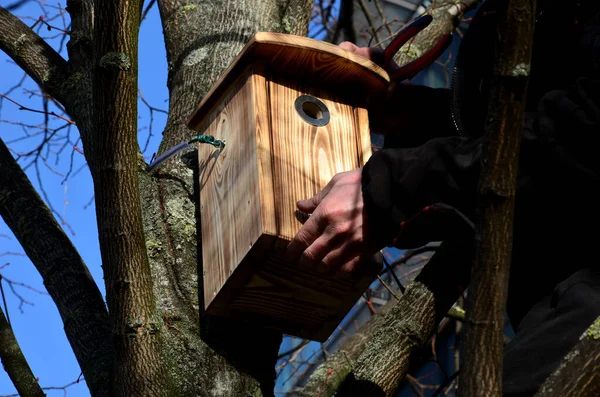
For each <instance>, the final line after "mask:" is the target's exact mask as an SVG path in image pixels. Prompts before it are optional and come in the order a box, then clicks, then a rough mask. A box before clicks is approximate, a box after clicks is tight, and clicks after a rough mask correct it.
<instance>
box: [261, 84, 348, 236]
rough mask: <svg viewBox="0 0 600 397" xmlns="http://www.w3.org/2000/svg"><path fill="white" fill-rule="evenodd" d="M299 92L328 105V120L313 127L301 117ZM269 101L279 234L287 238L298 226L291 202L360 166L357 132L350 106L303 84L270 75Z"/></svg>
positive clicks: (304, 196)
mask: <svg viewBox="0 0 600 397" xmlns="http://www.w3.org/2000/svg"><path fill="white" fill-rule="evenodd" d="M302 94H309V95H313V96H315V97H317V98H318V99H320V100H321V101H322V102H323V103H324V104H325V105H326V106H327V108H328V109H329V112H330V121H329V124H327V125H326V126H323V127H316V126H313V125H311V124H309V123H307V122H305V121H304V120H302V119H301V118H300V116H299V115H298V113H297V112H296V110H295V108H294V101H295V100H296V98H297V97H298V96H299V95H302ZM269 104H270V107H271V122H272V131H273V156H274V158H273V178H274V182H273V185H274V187H275V202H276V203H277V208H276V211H277V219H278V220H279V225H280V229H279V236H280V237H282V238H284V239H289V240H291V239H292V237H293V236H294V235H295V234H296V233H297V232H298V230H299V228H300V226H301V224H300V222H299V221H298V220H297V219H296V217H295V215H294V214H295V210H296V202H297V201H298V200H301V199H307V198H310V197H312V196H314V195H315V194H317V193H318V192H319V191H320V190H321V189H322V188H323V187H325V185H326V184H327V183H328V182H329V181H330V180H331V178H332V177H333V176H334V175H335V174H337V173H339V172H342V171H349V170H352V169H355V168H357V167H359V166H360V164H359V163H358V159H357V153H358V147H357V142H356V136H355V135H356V134H357V133H358V131H356V123H355V120H354V110H353V108H352V107H351V106H349V105H346V104H343V102H342V101H341V98H338V97H336V96H335V95H333V94H329V93H326V92H324V91H320V90H316V89H313V88H310V87H309V86H308V85H305V84H293V83H286V82H284V81H283V80H280V79H274V80H273V81H271V83H270V84H269Z"/></svg>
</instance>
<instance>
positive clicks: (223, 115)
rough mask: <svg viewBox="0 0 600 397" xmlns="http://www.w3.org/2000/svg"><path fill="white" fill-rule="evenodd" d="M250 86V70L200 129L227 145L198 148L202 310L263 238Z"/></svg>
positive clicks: (232, 86) (234, 85)
mask: <svg viewBox="0 0 600 397" xmlns="http://www.w3.org/2000/svg"><path fill="white" fill-rule="evenodd" d="M252 83H253V80H252V79H251V78H250V72H249V71H248V72H246V73H244V74H243V75H241V76H240V78H239V79H238V81H236V82H235V83H234V84H233V85H231V86H230V87H229V90H228V91H227V93H226V94H225V96H224V97H223V98H222V102H221V107H220V108H218V109H216V111H215V112H213V114H212V115H211V117H210V118H209V119H207V120H206V127H205V128H202V130H203V133H205V134H209V135H213V136H215V137H219V138H220V139H225V140H226V141H227V146H226V148H225V149H224V150H221V149H216V148H214V147H212V146H210V145H199V148H198V154H199V160H200V214H201V219H202V225H201V228H202V258H203V263H204V272H205V274H204V299H205V305H209V304H210V302H211V301H212V299H213V298H214V297H215V296H216V295H217V292H218V291H219V290H220V289H221V287H222V286H223V284H224V283H225V281H226V280H227V278H228V277H229V276H230V275H231V274H232V273H233V271H234V270H235V268H236V267H237V265H238V264H239V263H240V262H241V261H242V259H243V258H244V257H245V256H246V254H247V253H248V251H249V250H250V248H251V247H252V245H253V244H254V243H255V242H256V241H257V240H258V238H259V237H260V235H261V234H262V221H261V217H262V215H261V210H260V209H261V205H260V193H259V186H260V185H259V169H258V160H257V141H256V134H255V131H256V129H257V127H256V123H255V115H254V107H253V106H251V105H250V106H249V104H252V103H253V89H252V85H253V84H252Z"/></svg>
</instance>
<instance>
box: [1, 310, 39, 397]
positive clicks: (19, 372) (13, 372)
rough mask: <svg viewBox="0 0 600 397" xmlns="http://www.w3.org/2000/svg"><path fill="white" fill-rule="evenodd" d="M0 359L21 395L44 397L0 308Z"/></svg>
mask: <svg viewBox="0 0 600 397" xmlns="http://www.w3.org/2000/svg"><path fill="white" fill-rule="evenodd" d="M0 359H1V360H2V366H3V367H4V370H5V371H6V372H7V373H8V377H9V378H10V380H11V381H12V382H13V385H15V388H16V389H17V392H18V393H19V395H20V396H21V397H45V396H46V394H44V392H43V391H42V388H41V387H40V385H39V384H38V383H37V380H36V379H35V376H33V372H32V371H31V368H30V367H29V364H28V363H27V360H26V359H25V356H24V355H23V352H22V351H21V348H20V347H19V343H18V342H17V339H16V338H15V334H14V333H13V331H12V329H11V327H10V325H9V324H8V322H7V321H6V317H4V313H3V312H2V310H1V309H0Z"/></svg>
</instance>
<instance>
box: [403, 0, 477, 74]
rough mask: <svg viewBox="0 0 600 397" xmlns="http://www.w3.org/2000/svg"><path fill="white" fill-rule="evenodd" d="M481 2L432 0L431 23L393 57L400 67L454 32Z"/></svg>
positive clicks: (475, 0) (473, 0) (472, 0)
mask: <svg viewBox="0 0 600 397" xmlns="http://www.w3.org/2000/svg"><path fill="white" fill-rule="evenodd" d="M480 2H481V0H463V1H460V2H452V1H448V0H434V1H433V4H432V5H431V7H430V8H429V13H431V16H432V17H433V22H432V23H431V25H429V26H428V27H427V28H425V29H424V30H423V31H422V32H421V33H419V34H418V35H417V36H416V37H415V38H414V39H413V40H411V41H409V42H408V43H406V44H405V45H404V46H403V47H402V48H401V49H400V51H398V53H397V54H396V56H395V57H394V61H396V63H397V64H398V65H400V66H402V65H406V64H407V63H409V62H412V61H414V60H415V59H417V58H419V57H420V56H421V55H423V54H425V53H426V52H427V51H429V50H430V49H432V48H433V47H434V46H435V45H436V43H437V42H438V41H439V40H440V38H442V37H444V36H445V35H447V34H451V33H452V32H454V29H456V27H457V26H458V25H459V24H460V22H461V21H462V18H463V15H464V13H465V12H467V11H469V10H470V9H471V8H473V7H475V6H477V4H479V3H480Z"/></svg>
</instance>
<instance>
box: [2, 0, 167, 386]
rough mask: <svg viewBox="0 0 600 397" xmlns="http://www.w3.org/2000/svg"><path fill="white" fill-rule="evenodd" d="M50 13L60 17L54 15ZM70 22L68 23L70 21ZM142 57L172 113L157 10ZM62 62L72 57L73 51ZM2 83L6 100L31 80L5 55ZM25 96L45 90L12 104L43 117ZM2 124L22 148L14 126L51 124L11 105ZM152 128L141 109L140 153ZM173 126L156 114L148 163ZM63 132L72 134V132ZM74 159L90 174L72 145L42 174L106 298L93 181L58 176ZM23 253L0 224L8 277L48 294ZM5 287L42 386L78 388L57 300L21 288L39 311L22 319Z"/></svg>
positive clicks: (144, 85) (28, 10) (38, 104)
mask: <svg viewBox="0 0 600 397" xmlns="http://www.w3.org/2000/svg"><path fill="white" fill-rule="evenodd" d="M12 2H13V1H12V0H11V1H9V0H0V4H1V5H8V4H11V3H12ZM46 4H49V5H52V4H56V2H54V1H46ZM63 4H64V2H63ZM49 11H51V12H53V13H54V11H53V10H51V9H49ZM15 13H16V15H18V16H19V17H22V19H23V20H24V22H25V23H26V24H27V25H29V26H31V25H32V24H33V23H34V22H35V19H36V18H37V17H38V16H39V15H42V13H43V11H42V9H41V8H40V6H39V5H37V4H35V2H30V3H29V4H28V5H27V6H25V7H22V8H20V9H19V10H18V11H16V12H15ZM25 17H31V18H33V19H28V18H25ZM65 18H68V14H66V15H65ZM66 22H67V23H68V20H67V21H66ZM51 24H52V25H55V26H57V27H63V21H62V20H61V18H58V19H56V20H53V21H52V22H51ZM56 33H57V32H56V31H54V30H53V31H50V32H49V31H47V29H46V28H44V29H42V30H41V34H42V35H43V36H44V37H52V36H54V35H55V34H56ZM49 41H50V42H51V43H52V44H53V45H58V44H60V41H59V39H57V38H55V39H49ZM63 47H64V46H63ZM139 51H140V52H139V56H140V58H139V59H140V66H139V70H140V73H139V76H140V77H139V82H140V88H141V90H142V93H143V95H144V98H145V99H146V100H147V101H148V102H149V103H150V104H151V105H152V106H154V107H156V108H160V109H164V110H166V109H168V102H167V100H168V91H167V87H166V81H167V64H166V54H165V49H164V44H163V38H162V28H161V26H160V20H159V15H158V10H157V9H156V7H154V8H153V9H152V10H151V11H150V13H149V14H148V16H147V18H146V20H145V21H144V22H143V24H142V26H141V33H140V49H139ZM62 54H63V56H65V57H66V54H65V51H63V52H62ZM0 76H2V77H0V93H6V92H7V91H8V90H9V89H10V88H11V87H13V86H14V85H15V84H17V83H18V82H19V80H20V79H21V77H22V76H23V72H22V71H21V70H20V68H18V67H17V66H16V65H14V64H13V63H12V61H10V60H9V58H8V57H7V56H6V55H5V54H4V53H2V52H1V51H0ZM25 90H37V87H36V86H35V84H34V83H33V82H32V81H31V80H30V79H27V81H26V82H25V83H24V84H23V86H22V87H20V88H17V89H15V90H14V91H12V92H11V93H10V95H9V97H10V98H11V99H13V100H15V101H17V102H18V103H19V104H21V105H24V106H27V107H30V108H33V109H42V100H41V99H40V98H39V97H38V96H32V95H31V94H30V93H28V92H27V91H25ZM0 120H2V122H0V137H1V138H2V139H3V140H4V141H5V142H6V143H8V142H11V141H14V139H15V138H18V137H22V136H23V130H22V128H21V127H20V126H17V125H13V124H11V123H8V122H6V121H9V122H18V123H24V124H28V125H41V124H42V123H43V116H42V115H40V114H37V113H33V112H28V111H22V110H19V109H18V106H16V105H14V104H12V103H10V102H8V101H6V100H4V101H2V103H1V108H0ZM149 121H150V118H149V112H148V110H147V107H146V106H145V105H143V104H142V103H140V105H139V121H138V123H139V128H140V134H139V137H140V145H141V146H142V147H143V146H144V144H145V142H146V138H147V137H148V126H149ZM165 122H166V115H164V114H163V113H157V112H155V113H154V122H153V125H152V130H153V134H154V139H152V140H151V142H150V146H149V148H148V151H147V153H146V155H147V156H148V158H147V160H149V157H150V156H151V155H152V153H153V152H154V151H156V148H157V146H158V143H159V139H160V137H161V131H162V129H163V127H164V124H165ZM63 124H65V122H64V121H62V120H60V119H55V120H51V123H50V127H51V128H57V127H59V126H61V125H63ZM31 131H35V130H31ZM62 132H65V130H63V131H62ZM71 135H72V136H73V137H76V136H77V133H76V131H75V129H73V130H72V131H71ZM40 141H41V137H34V138H32V139H30V140H27V141H24V142H13V143H11V144H9V147H10V148H11V149H13V150H16V151H26V150H31V148H32V147H35V145H36V144H39V142H40ZM56 148H57V147H56ZM79 148H81V145H79ZM71 154H73V158H74V167H73V169H74V170H77V169H80V168H81V167H82V166H84V161H83V156H82V155H81V154H79V153H78V152H77V151H75V152H73V149H72V145H70V147H69V146H67V147H66V148H65V149H64V151H63V152H62V154H61V155H60V157H59V162H58V164H56V163H55V161H56V156H53V155H49V156H48V161H47V162H48V166H47V167H46V166H45V165H44V164H43V162H42V163H41V164H40V167H39V170H40V173H39V175H40V179H41V180H42V184H43V187H44V190H45V192H46V194H47V198H48V201H49V202H50V203H51V204H52V206H53V208H54V209H55V210H56V212H57V213H58V214H60V215H61V216H62V217H63V218H64V219H65V221H66V222H67V223H68V224H69V226H66V225H65V226H64V229H65V231H66V232H67V234H68V235H69V237H70V238H71V240H72V241H73V243H74V244H75V246H76V247H77V249H78V250H79V253H80V254H81V256H82V257H83V259H84V261H85V263H86V264H87V266H88V267H89V269H90V272H91V273H92V276H93V277H94V279H95V280H96V282H97V284H98V285H99V287H100V289H101V291H102V294H103V295H104V283H103V279H102V269H101V267H100V264H101V261H100V251H99V246H98V237H97V228H96V220H95V208H94V205H93V203H92V204H91V205H90V200H91V199H92V195H93V193H92V192H93V190H92V183H91V177H90V175H89V172H88V170H87V168H83V169H81V171H80V172H78V173H76V174H75V175H73V174H74V172H73V173H72V176H71V177H70V178H69V179H68V180H67V181H66V182H64V183H62V182H63V180H64V176H59V175H57V173H61V174H63V175H66V173H67V172H68V170H69V167H70V161H69V160H70V158H71ZM26 163H27V161H24V162H22V164H26ZM27 174H28V176H29V178H30V180H31V181H32V183H33V184H34V185H35V186H36V188H37V187H39V182H38V173H37V172H36V170H35V168H34V167H33V166H32V167H30V168H29V169H28V170H27ZM5 236H8V237H5ZM22 252H23V250H22V248H21V247H20V245H19V243H18V241H16V239H15V238H14V237H12V234H11V232H10V230H9V229H8V228H7V227H6V225H5V224H4V223H3V222H2V221H1V220H0V266H4V265H5V264H7V263H9V265H7V266H4V267H2V268H1V269H0V274H2V275H3V276H4V277H5V278H6V279H9V280H12V281H15V282H22V283H26V284H27V285H29V286H31V287H33V288H35V289H38V290H41V291H44V286H43V284H42V280H41V277H40V276H39V274H38V273H37V271H36V270H35V268H34V267H33V265H32V264H31V262H30V261H29V260H28V259H27V257H25V256H23V255H22ZM13 253H15V254H13ZM2 284H3V287H4V292H5V296H6V300H7V304H8V310H9V315H10V320H11V324H12V326H13V329H14V331H15V334H16V336H17V339H18V341H19V344H20V345H21V349H22V350H23V352H24V354H25V357H26V358H27V360H28V361H29V364H30V366H31V367H32V369H33V372H34V375H35V376H36V377H39V382H40V384H41V385H42V386H64V385H66V384H69V383H71V382H74V381H76V380H77V378H78V377H79V375H80V370H79V366H78V365H77V362H76V360H75V357H74V355H73V353H72V351H71V348H70V346H69V344H68V342H67V339H66V337H65V334H64V331H63V328H62V323H61V321H60V318H59V316H58V312H57V310H56V306H55V305H54V303H53V302H52V300H51V299H50V297H49V296H48V295H42V294H38V293H36V292H33V291H31V290H29V289H27V288H24V287H20V286H16V285H15V289H16V292H17V293H19V294H20V295H21V296H22V297H23V298H25V299H26V300H27V301H29V302H31V303H33V306H32V305H29V304H25V305H24V306H23V312H22V313H21V312H20V310H19V305H20V299H18V298H17V297H16V296H15V295H14V294H13V293H12V291H11V289H10V286H9V285H8V284H7V282H6V281H4V282H3V283H2ZM0 304H1V301H0ZM3 310H4V307H3ZM15 392H16V391H15V389H14V387H13V386H12V383H11V381H10V379H9V378H8V375H7V374H6V372H4V371H3V370H2V371H0V396H4V395H9V394H13V393H15ZM67 392H68V394H67V395H68V396H83V397H85V396H89V392H88V390H87V388H86V386H85V384H84V383H83V382H81V383H79V384H75V385H73V386H70V387H69V388H68V389H67ZM46 393H47V395H48V396H63V393H64V391H63V390H47V391H46Z"/></svg>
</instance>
